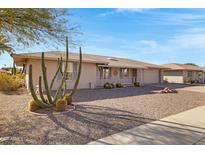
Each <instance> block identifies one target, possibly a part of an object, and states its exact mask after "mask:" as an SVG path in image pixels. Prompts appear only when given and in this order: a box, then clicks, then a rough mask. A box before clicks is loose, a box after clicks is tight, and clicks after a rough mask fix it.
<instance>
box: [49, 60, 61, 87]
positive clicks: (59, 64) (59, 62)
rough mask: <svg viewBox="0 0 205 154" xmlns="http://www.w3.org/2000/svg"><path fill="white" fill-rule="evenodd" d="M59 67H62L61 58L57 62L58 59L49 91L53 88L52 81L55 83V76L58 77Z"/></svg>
mask: <svg viewBox="0 0 205 154" xmlns="http://www.w3.org/2000/svg"><path fill="white" fill-rule="evenodd" d="M61 65H62V58H61V60H60V61H59V59H58V68H57V71H56V73H55V75H54V77H53V79H52V80H51V84H50V90H52V87H53V84H54V81H55V79H56V76H57V75H58V72H59V71H60V69H61Z"/></svg>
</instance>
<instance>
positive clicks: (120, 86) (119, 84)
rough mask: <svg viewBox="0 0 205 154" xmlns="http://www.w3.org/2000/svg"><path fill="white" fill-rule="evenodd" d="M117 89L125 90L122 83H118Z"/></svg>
mask: <svg viewBox="0 0 205 154" xmlns="http://www.w3.org/2000/svg"><path fill="white" fill-rule="evenodd" d="M115 86H116V88H123V85H122V84H121V83H116V85H115Z"/></svg>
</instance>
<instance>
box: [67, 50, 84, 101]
mask: <svg viewBox="0 0 205 154" xmlns="http://www.w3.org/2000/svg"><path fill="white" fill-rule="evenodd" d="M79 52H80V54H79V59H80V63H79V67H78V75H77V79H76V81H75V84H74V87H73V89H72V91H71V92H70V94H69V96H70V97H72V96H73V95H74V94H75V93H76V91H77V87H78V83H79V81H80V75H81V68H82V66H81V65H82V50H81V47H80V48H79Z"/></svg>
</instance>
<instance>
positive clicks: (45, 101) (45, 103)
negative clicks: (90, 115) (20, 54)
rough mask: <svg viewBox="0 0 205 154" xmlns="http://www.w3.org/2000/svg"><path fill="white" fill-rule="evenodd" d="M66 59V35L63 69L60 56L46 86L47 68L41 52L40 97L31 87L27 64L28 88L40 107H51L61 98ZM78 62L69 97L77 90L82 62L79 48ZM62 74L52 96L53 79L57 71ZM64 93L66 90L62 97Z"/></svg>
mask: <svg viewBox="0 0 205 154" xmlns="http://www.w3.org/2000/svg"><path fill="white" fill-rule="evenodd" d="M68 59H69V50H68V37H66V60H65V67H64V70H62V63H63V60H62V57H61V59H60V60H59V59H58V68H57V70H56V72H55V74H54V76H53V78H52V80H51V83H50V86H48V79H47V68H46V66H45V58H44V53H42V59H41V67H42V77H41V76H39V94H40V98H39V97H38V96H37V95H36V93H35V91H34V88H33V79H32V65H30V66H29V88H30V91H31V95H32V97H33V100H34V102H35V103H36V105H38V106H39V107H41V108H45V107H52V106H55V105H56V103H57V101H58V100H59V99H62V98H61V95H62V93H61V91H62V88H63V85H64V90H66V89H67V84H66V74H67V68H68ZM79 59H80V64H79V68H78V75H77V79H76V81H75V84H74V87H73V90H72V91H71V92H70V93H69V97H72V96H73V95H74V93H75V92H76V90H77V86H78V83H79V80H80V74H81V63H82V52H81V48H80V56H79ZM59 72H60V73H61V74H62V79H61V82H60V85H59V87H58V88H57V91H56V93H55V95H54V97H52V96H51V90H52V87H53V84H54V81H55V79H56V77H57V74H58V73H59ZM42 78H43V83H44V88H45V92H46V96H47V98H45V97H44V95H43V90H42ZM65 95H66V92H65V93H64V94H63V97H64V96H65Z"/></svg>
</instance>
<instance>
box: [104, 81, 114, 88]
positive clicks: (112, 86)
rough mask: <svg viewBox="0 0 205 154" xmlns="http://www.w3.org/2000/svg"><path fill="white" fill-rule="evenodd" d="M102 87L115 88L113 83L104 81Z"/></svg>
mask: <svg viewBox="0 0 205 154" xmlns="http://www.w3.org/2000/svg"><path fill="white" fill-rule="evenodd" d="M104 88H105V89H112V88H115V85H114V84H113V83H109V82H106V83H105V84H104Z"/></svg>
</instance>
